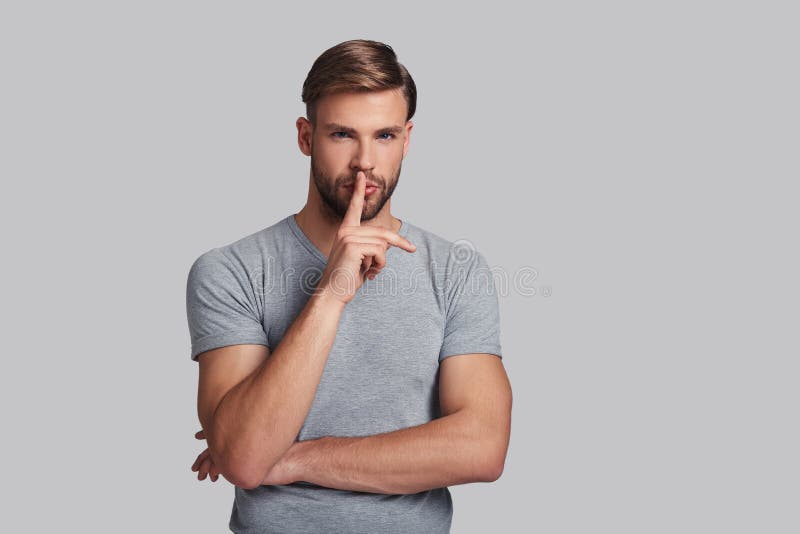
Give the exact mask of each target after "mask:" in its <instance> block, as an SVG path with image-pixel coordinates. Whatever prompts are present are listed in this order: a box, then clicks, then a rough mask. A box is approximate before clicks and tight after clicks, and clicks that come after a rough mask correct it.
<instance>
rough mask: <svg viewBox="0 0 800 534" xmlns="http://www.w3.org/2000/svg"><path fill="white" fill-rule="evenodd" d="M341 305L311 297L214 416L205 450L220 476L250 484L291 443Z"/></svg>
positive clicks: (318, 375)
mask: <svg viewBox="0 0 800 534" xmlns="http://www.w3.org/2000/svg"><path fill="white" fill-rule="evenodd" d="M343 308H344V304H342V303H341V302H340V301H337V300H336V299H334V298H331V297H329V296H327V295H326V294H324V293H316V292H315V293H314V294H313V295H312V296H311V297H310V299H309V301H308V302H307V303H306V305H305V307H304V308H303V309H302V310H301V312H300V313H299V314H298V316H297V317H296V318H295V320H294V322H293V323H292V325H291V326H290V327H289V328H288V329H287V330H286V333H285V334H284V336H283V339H282V340H281V342H280V343H279V344H278V345H277V347H275V350H274V351H273V352H272V354H270V356H269V357H268V358H267V359H266V360H265V361H264V362H263V363H262V364H261V365H260V366H259V367H258V368H257V369H256V370H255V371H253V373H252V374H250V375H249V376H248V377H247V378H246V379H245V380H243V381H242V382H241V383H239V384H237V385H236V386H235V387H234V388H232V389H231V390H230V391H229V392H228V393H227V394H226V395H225V396H224V397H223V399H222V401H221V402H220V403H219V406H218V407H217V410H216V412H215V413H214V418H213V429H212V432H211V435H210V436H208V437H209V448H210V449H211V451H212V452H213V453H214V454H215V456H217V457H215V461H218V462H219V461H221V463H222V464H223V466H224V467H223V474H230V473H236V475H235V477H234V478H235V479H236V480H237V481H238V483H239V484H241V485H242V486H253V487H254V486H256V485H257V484H259V483H260V481H261V480H262V478H263V475H264V474H265V473H267V472H268V471H269V469H270V468H271V467H272V466H273V465H274V463H275V462H277V461H278V460H279V459H280V458H281V456H282V455H283V454H284V453H285V452H286V451H287V450H288V449H289V447H290V446H291V445H292V443H294V442H295V439H296V438H297V434H298V433H299V431H300V428H301V427H302V424H303V422H304V421H305V418H306V416H307V415H308V411H309V410H310V408H311V403H312V402H313V400H314V395H315V394H316V390H317V387H318V385H319V381H320V379H321V377H322V372H323V370H324V368H325V363H326V361H327V358H328V354H329V352H330V350H331V347H332V346H333V342H334V340H335V338H336V332H337V329H338V325H339V319H340V317H341V313H342V310H343Z"/></svg>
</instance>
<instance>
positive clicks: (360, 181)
mask: <svg viewBox="0 0 800 534" xmlns="http://www.w3.org/2000/svg"><path fill="white" fill-rule="evenodd" d="M366 183H367V177H366V176H364V171H358V174H357V175H356V184H355V186H353V196H352V197H350V205H349V206H348V207H347V213H345V214H344V217H343V218H342V226H361V212H362V210H363V209H364V191H365V190H366V189H367V187H366Z"/></svg>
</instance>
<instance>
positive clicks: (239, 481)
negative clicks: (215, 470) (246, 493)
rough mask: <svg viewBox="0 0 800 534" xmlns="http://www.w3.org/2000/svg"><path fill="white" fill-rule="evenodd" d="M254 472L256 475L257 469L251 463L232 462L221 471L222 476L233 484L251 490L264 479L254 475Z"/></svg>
mask: <svg viewBox="0 0 800 534" xmlns="http://www.w3.org/2000/svg"><path fill="white" fill-rule="evenodd" d="M254 473H255V474H256V475H257V474H258V470H257V469H254V467H253V466H252V465H247V464H240V465H236V464H234V465H231V466H228V467H227V469H225V470H224V471H222V476H224V477H225V479H226V480H227V481H228V482H230V483H231V484H233V485H234V486H238V487H240V488H243V489H248V490H251V489H255V488H257V487H259V486H260V485H261V483H262V482H263V480H264V477H259V476H256V475H254Z"/></svg>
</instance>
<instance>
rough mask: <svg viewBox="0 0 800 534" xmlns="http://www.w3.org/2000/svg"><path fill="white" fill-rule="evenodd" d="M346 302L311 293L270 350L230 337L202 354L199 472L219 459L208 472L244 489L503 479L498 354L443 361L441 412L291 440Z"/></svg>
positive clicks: (423, 485) (503, 379)
mask: <svg viewBox="0 0 800 534" xmlns="http://www.w3.org/2000/svg"><path fill="white" fill-rule="evenodd" d="M343 306H344V305H343V304H341V303H338V302H336V301H335V300H333V299H326V298H325V294H324V293H315V294H313V295H312V297H311V298H310V299H309V302H308V304H307V305H306V306H305V307H304V308H303V310H302V311H301V312H300V314H299V315H298V317H297V318H296V319H295V321H294V323H292V325H291V326H290V327H289V329H288V330H287V331H286V333H285V335H284V336H283V339H282V340H281V343H280V344H278V346H277V347H276V348H275V350H274V351H273V352H272V353H271V354H270V351H269V349H268V348H267V347H265V346H263V345H231V346H227V347H221V348H218V349H214V350H210V351H207V352H205V353H203V354H201V355H200V356H199V358H198V361H199V364H200V380H199V388H198V416H199V418H200V423H201V425H202V427H203V431H202V434H201V435H204V436H205V438H206V440H207V442H208V450H207V451H204V452H203V453H201V456H200V457H198V461H196V462H195V466H193V469H194V467H197V468H198V469H199V470H200V471H203V469H204V467H203V464H204V463H205V466H206V467H205V470H206V472H208V467H207V466H208V465H213V466H214V469H213V470H212V473H213V471H214V470H216V471H217V472H218V473H220V474H222V476H224V477H225V478H226V479H227V480H228V481H229V482H231V483H232V484H234V485H237V486H240V487H244V488H255V487H258V486H259V485H261V484H289V483H291V482H295V481H299V480H303V481H306V482H311V483H314V484H318V485H320V486H325V487H330V488H338V489H343V490H353V491H367V492H374V493H387V494H401V493H416V492H420V491H426V490H429V489H433V488H440V487H445V486H451V485H456V484H465V483H470V482H491V481H494V480H497V478H499V476H500V474H501V473H502V471H503V465H504V462H505V457H506V451H507V449H508V442H509V438H510V429H511V404H512V395H511V386H510V383H509V380H508V377H507V375H506V372H505V369H504V367H503V365H502V360H501V359H500V358H499V357H498V356H496V355H493V354H483V353H480V354H463V355H456V356H450V357H448V358H445V359H444V360H443V361H442V362H441V364H440V372H439V395H440V396H439V401H440V407H441V412H442V417H440V418H438V419H434V420H433V421H430V422H428V423H425V424H422V425H418V426H414V427H409V428H403V429H400V430H396V431H393V432H387V433H383V434H376V435H372V436H362V437H332V436H328V437H323V438H320V439H314V440H307V441H299V442H298V441H295V438H296V436H297V434H298V432H299V431H300V428H301V426H302V424H303V422H304V420H305V418H306V416H307V414H308V411H309V409H310V408H311V403H312V402H313V399H314V394H315V392H316V388H317V385H318V384H319V380H320V378H321V376H322V371H323V369H324V366H325V362H326V359H327V355H328V352H329V351H330V348H331V346H332V344H333V340H334V338H335V334H336V329H337V327H338V322H339V318H340V316H341V313H342V309H343ZM204 455H205V458H206V459H207V460H208V461H207V462H205V459H204V460H203V461H201V457H203V456H204ZM201 478H202V477H201Z"/></svg>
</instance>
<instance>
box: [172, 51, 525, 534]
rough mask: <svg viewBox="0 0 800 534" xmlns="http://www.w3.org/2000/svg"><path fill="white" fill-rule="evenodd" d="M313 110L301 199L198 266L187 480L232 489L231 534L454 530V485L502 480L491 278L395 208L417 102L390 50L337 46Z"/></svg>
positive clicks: (192, 274) (191, 291) (307, 86)
mask: <svg viewBox="0 0 800 534" xmlns="http://www.w3.org/2000/svg"><path fill="white" fill-rule="evenodd" d="M303 101H304V102H305V103H306V111H307V115H308V118H307V119H306V118H303V117H301V118H299V119H298V120H297V131H298V144H299V146H300V150H301V151H302V152H303V154H305V155H307V156H310V158H311V170H310V179H309V188H308V198H307V201H306V204H305V206H304V207H303V208H302V209H301V210H300V211H299V212H298V213H296V214H291V215H288V216H287V217H285V218H283V219H281V220H280V221H278V222H276V223H275V224H273V225H271V226H269V227H267V228H264V229H262V230H260V231H258V232H256V233H254V234H251V235H249V236H246V237H244V238H242V239H239V240H238V241H236V242H233V243H230V244H228V245H225V246H222V247H218V248H214V249H211V250H209V251H207V252H205V253H203V254H202V255H201V256H200V257H198V258H197V259H196V260H195V262H194V263H193V264H192V266H191V269H190V271H189V275H188V283H187V294H186V299H187V300H186V304H187V314H188V322H189V330H190V334H191V344H192V348H191V357H192V359H193V360H195V361H197V362H198V363H199V368H200V369H199V389H198V415H199V418H200V423H201V425H202V430H201V431H200V432H198V434H197V435H196V436H197V437H198V438H200V439H206V440H207V443H208V449H206V450H205V451H203V452H202V453H201V454H200V456H198V458H197V460H196V461H195V464H194V465H193V466H192V469H193V470H195V471H198V478H200V479H201V480H202V479H204V478H205V477H206V475H207V474H209V473H210V475H211V479H212V480H216V479H217V477H218V475H219V474H221V475H222V476H224V477H225V478H226V479H227V480H228V481H230V482H231V483H232V484H234V485H235V500H234V504H233V511H232V514H231V518H230V523H229V526H230V528H231V530H232V531H234V532H382V533H391V532H403V533H413V532H420V533H422V532H424V533H428V534H430V533H443V532H449V530H450V524H451V518H452V510H453V508H452V500H451V496H450V492H449V491H448V489H447V486H449V485H454V484H465V483H469V482H490V481H494V480H497V478H498V477H499V476H500V474H501V472H502V470H503V465H504V461H505V456H506V450H507V448H508V442H509V437H510V426H511V403H512V398H511V388H510V384H509V381H508V378H507V376H506V373H505V370H504V368H503V365H502V361H501V348H500V327H499V313H498V302H497V295H496V294H495V293H494V286H493V283H492V278H491V276H490V274H491V273H490V272H489V270H488V265H487V263H486V260H485V258H484V257H483V256H482V255H481V254H480V253H479V252H478V251H477V250H475V249H474V248H472V247H470V246H465V245H463V243H461V242H455V243H454V242H450V241H448V240H446V239H444V238H442V237H439V236H437V235H435V234H433V233H431V232H429V231H426V230H424V229H423V228H421V227H418V226H416V225H413V224H412V223H410V222H409V221H408V220H401V219H398V218H396V217H394V216H393V215H392V213H391V196H392V192H393V191H394V189H395V187H396V186H397V182H398V179H399V177H400V168H401V163H402V159H403V157H405V155H406V153H407V152H408V147H409V140H410V135H411V129H412V127H413V123H412V122H411V120H410V119H411V117H412V116H413V115H414V111H415V107H416V88H415V85H414V82H413V80H412V78H411V76H410V75H409V74H408V72H407V70H406V69H405V67H403V66H402V65H401V64H400V63H398V61H397V57H396V55H395V53H394V52H393V50H392V49H391V47H389V46H387V45H384V44H382V43H378V42H375V41H367V40H355V41H347V42H344V43H341V44H339V45H337V46H334V47H333V48H331V49H329V50H327V51H326V52H324V53H323V54H322V55H321V56H320V57H319V58H318V59H317V60H316V62H315V63H314V65H313V66H312V68H311V71H310V72H309V74H308V77H307V79H306V81H305V83H304V85H303Z"/></svg>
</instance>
